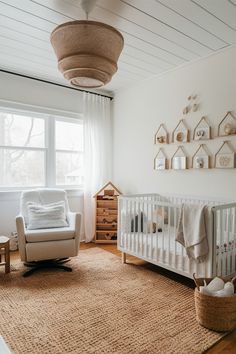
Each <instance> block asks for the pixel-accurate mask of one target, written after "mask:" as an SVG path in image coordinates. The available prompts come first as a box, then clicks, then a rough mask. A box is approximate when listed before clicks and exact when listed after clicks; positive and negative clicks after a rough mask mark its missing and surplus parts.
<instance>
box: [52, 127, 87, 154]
mask: <svg viewBox="0 0 236 354" xmlns="http://www.w3.org/2000/svg"><path fill="white" fill-rule="evenodd" d="M56 149H57V150H71V151H83V125H82V124H79V123H71V122H65V121H60V120H57V121H56Z"/></svg>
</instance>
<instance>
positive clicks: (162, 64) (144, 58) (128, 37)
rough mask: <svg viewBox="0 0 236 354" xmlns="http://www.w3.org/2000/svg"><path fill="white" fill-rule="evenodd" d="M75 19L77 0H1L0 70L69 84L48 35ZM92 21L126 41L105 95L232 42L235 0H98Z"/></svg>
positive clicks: (235, 35)
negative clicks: (116, 32)
mask: <svg viewBox="0 0 236 354" xmlns="http://www.w3.org/2000/svg"><path fill="white" fill-rule="evenodd" d="M75 19H85V15H84V12H83V10H82V9H81V7H80V0H0V69H3V70H8V71H12V72H16V73H20V74H24V75H28V76H32V77H36V78H41V79H43V80H48V81H52V82H55V83H60V84H64V85H68V83H67V82H66V81H65V80H64V79H63V77H62V75H61V73H60V72H59V71H58V70H57V61H56V57H55V54H54V52H53V49H52V47H51V44H50V33H51V32H52V30H53V29H54V28H55V27H56V26H57V25H58V24H61V23H64V22H67V21H71V20H75ZM90 19H92V20H97V21H102V22H105V23H107V24H110V25H112V26H114V27H116V28H117V29H118V30H119V31H120V32H121V33H122V34H123V36H124V40H125V46H124V50H123V52H122V54H121V56H120V59H119V62H118V66H119V69H118V72H117V73H116V74H115V76H114V77H113V79H112V81H111V82H110V83H109V84H108V85H106V86H105V87H104V88H103V89H101V91H103V92H104V91H106V92H107V93H110V92H114V91H116V90H118V89H121V88H122V87H127V86H128V85H131V84H134V83H135V82H138V81H140V80H143V79H145V78H148V77H151V76H153V75H157V74H161V73H163V72H165V71H167V70H170V69H173V68H175V67H177V66H179V65H182V64H184V63H186V62H189V61H192V60H196V59H198V58H201V57H205V56H208V55H210V54H212V53H214V52H216V51H219V50H221V49H223V48H225V47H227V46H229V45H232V44H234V43H236V0H97V5H96V7H95V8H94V10H93V11H92V12H91V14H90Z"/></svg>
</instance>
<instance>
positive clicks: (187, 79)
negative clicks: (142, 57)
mask: <svg viewBox="0 0 236 354" xmlns="http://www.w3.org/2000/svg"><path fill="white" fill-rule="evenodd" d="M235 63H236V48H235V47H232V48H229V49H227V50H225V51H223V52H221V53H218V54H215V55H213V56H211V57H208V58H206V59H203V60H199V61H197V62H195V63H192V64H189V65H187V66H185V67H182V68H179V69H177V70H174V71H171V72H168V73H166V74H164V75H162V76H160V77H155V78H152V79H149V80H145V81H143V82H141V83H140V84H139V85H137V86H135V87H132V88H129V89H126V90H123V91H120V92H118V93H117V94H116V96H115V100H114V169H113V173H114V183H115V184H116V185H117V186H118V187H119V188H120V189H121V191H122V192H123V193H148V192H159V193H161V192H162V193H175V194H185V195H197V196H210V197H223V198H226V199H236V169H233V170H220V169H218V170H217V169H211V170H185V171H173V170H168V171H154V169H153V160H154V157H155V154H156V153H157V151H158V148H159V147H158V146H157V145H156V146H155V145H154V144H153V142H154V134H155V132H156V130H157V128H158V126H159V124H160V123H165V124H166V126H167V128H168V130H169V131H170V132H171V131H172V130H173V129H174V128H175V126H176V125H177V123H178V121H179V119H181V118H183V115H182V110H183V108H184V107H185V106H186V104H187V97H188V96H189V95H191V94H192V93H196V94H197V95H198V96H199V102H200V110H199V111H198V112H196V113H191V114H189V115H188V116H187V118H186V123H187V124H188V125H189V127H190V128H191V132H192V131H193V127H194V126H195V125H196V123H197V122H198V120H199V119H200V118H201V117H202V116H203V115H205V116H207V118H208V120H209V121H210V123H211V125H212V126H214V129H213V134H214V135H215V134H216V128H217V125H218V122H220V120H221V119H222V118H223V116H224V115H225V113H226V111H228V110H233V111H234V113H235V114H236V79H235V78H236V64H235ZM230 140H232V144H233V146H234V148H235V151H236V136H232V137H231V138H230ZM221 143H222V141H221V139H219V138H218V139H216V140H214V141H209V142H207V146H208V147H209V150H210V151H211V152H212V153H215V152H216V151H217V149H218V148H219V147H220V145H221ZM197 146H198V143H190V144H185V145H184V147H185V150H186V151H187V152H188V154H189V155H192V154H193V152H194V151H195V150H196V148H197ZM175 149H176V145H174V144H171V145H168V146H165V151H166V153H167V155H168V157H171V156H172V154H173V153H174V151H175Z"/></svg>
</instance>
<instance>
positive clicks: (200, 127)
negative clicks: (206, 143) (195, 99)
mask: <svg viewBox="0 0 236 354" xmlns="http://www.w3.org/2000/svg"><path fill="white" fill-rule="evenodd" d="M208 139H211V127H210V125H209V124H208V122H207V120H206V117H202V118H201V119H200V121H199V122H198V124H197V125H196V127H195V129H194V131H193V140H208Z"/></svg>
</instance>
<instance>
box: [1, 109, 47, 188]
mask: <svg viewBox="0 0 236 354" xmlns="http://www.w3.org/2000/svg"><path fill="white" fill-rule="evenodd" d="M44 131H45V127H44V120H43V119H39V118H33V117H27V116H18V115H15V114H9V113H1V114H0V164H1V170H0V186H37V185H39V186H40V185H44V159H45V157H44V155H45V152H44V151H43V149H44V145H45V142H44ZM40 148H41V150H40Z"/></svg>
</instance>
